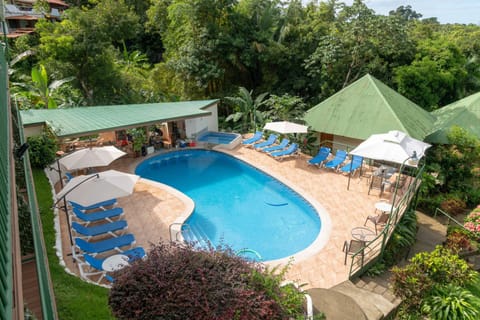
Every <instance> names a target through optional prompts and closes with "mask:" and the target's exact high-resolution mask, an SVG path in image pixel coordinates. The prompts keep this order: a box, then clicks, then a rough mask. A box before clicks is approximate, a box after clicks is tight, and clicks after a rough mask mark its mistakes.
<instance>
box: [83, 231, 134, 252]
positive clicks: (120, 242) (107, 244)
mask: <svg viewBox="0 0 480 320" xmlns="http://www.w3.org/2000/svg"><path fill="white" fill-rule="evenodd" d="M134 243H135V237H134V236H133V234H131V233H129V234H126V235H123V236H120V237H117V238H110V239H106V240H101V241H97V242H88V241H86V240H85V239H81V238H75V245H76V246H77V248H79V249H80V250H82V251H84V252H86V253H94V254H97V253H101V252H105V251H110V250H114V249H116V250H117V251H119V252H123V251H122V250H120V248H121V247H124V246H129V245H133V244H134Z"/></svg>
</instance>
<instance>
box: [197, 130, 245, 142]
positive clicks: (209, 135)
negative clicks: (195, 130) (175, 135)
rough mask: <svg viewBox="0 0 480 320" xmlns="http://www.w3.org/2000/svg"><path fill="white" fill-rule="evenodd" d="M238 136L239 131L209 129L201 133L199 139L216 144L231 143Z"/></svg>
mask: <svg viewBox="0 0 480 320" xmlns="http://www.w3.org/2000/svg"><path fill="white" fill-rule="evenodd" d="M237 137H239V134H237V133H229V132H213V131H207V132H205V133H203V134H201V135H199V136H198V137H197V141H199V142H207V143H214V144H229V143H231V142H233V140H235V139H236V138H237Z"/></svg>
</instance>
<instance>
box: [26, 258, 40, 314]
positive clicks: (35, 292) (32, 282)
mask: <svg viewBox="0 0 480 320" xmlns="http://www.w3.org/2000/svg"><path fill="white" fill-rule="evenodd" d="M22 278H23V281H22V282H23V283H22V287H23V300H24V302H25V306H26V307H28V309H29V310H30V311H31V312H32V313H33V314H34V316H35V318H36V319H38V320H42V319H43V316H42V306H41V303H40V291H39V288H38V276H37V267H36V263H35V257H34V256H33V255H32V256H28V257H24V258H23V260H22Z"/></svg>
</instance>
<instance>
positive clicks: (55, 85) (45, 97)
mask: <svg viewBox="0 0 480 320" xmlns="http://www.w3.org/2000/svg"><path fill="white" fill-rule="evenodd" d="M73 79H74V77H68V78H65V79H61V80H55V81H52V82H51V83H50V84H49V83H48V82H49V79H48V75H47V70H46V69H45V67H44V66H43V65H41V64H40V65H38V66H37V67H34V68H33V69H32V72H31V79H30V80H31V81H28V82H27V81H25V82H14V83H12V86H13V87H14V89H13V90H12V93H13V96H14V97H15V100H16V102H19V103H20V108H23V109H29V108H37V109H44V108H48V109H55V108H57V102H56V101H55V99H54V98H53V94H54V92H55V90H57V89H59V88H60V87H61V86H62V85H64V84H65V83H67V82H70V81H72V80H73Z"/></svg>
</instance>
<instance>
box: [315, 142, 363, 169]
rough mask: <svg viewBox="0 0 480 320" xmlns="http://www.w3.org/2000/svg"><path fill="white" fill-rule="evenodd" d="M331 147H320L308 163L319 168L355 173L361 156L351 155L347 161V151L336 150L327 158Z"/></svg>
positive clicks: (360, 163) (361, 162) (361, 159)
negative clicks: (331, 156) (333, 154)
mask: <svg viewBox="0 0 480 320" xmlns="http://www.w3.org/2000/svg"><path fill="white" fill-rule="evenodd" d="M330 151H331V149H330V148H329V147H320V150H319V151H318V153H317V154H316V155H315V156H314V157H313V158H312V159H310V160H308V161H307V163H308V164H311V165H316V166H318V167H319V168H321V167H323V168H327V169H332V170H335V171H338V172H342V173H352V174H353V173H355V171H356V170H358V169H359V168H361V167H362V164H363V157H361V156H356V155H353V156H352V159H351V160H350V161H349V162H346V161H347V151H345V150H337V152H336V153H335V156H334V157H333V158H331V159H329V156H330Z"/></svg>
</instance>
